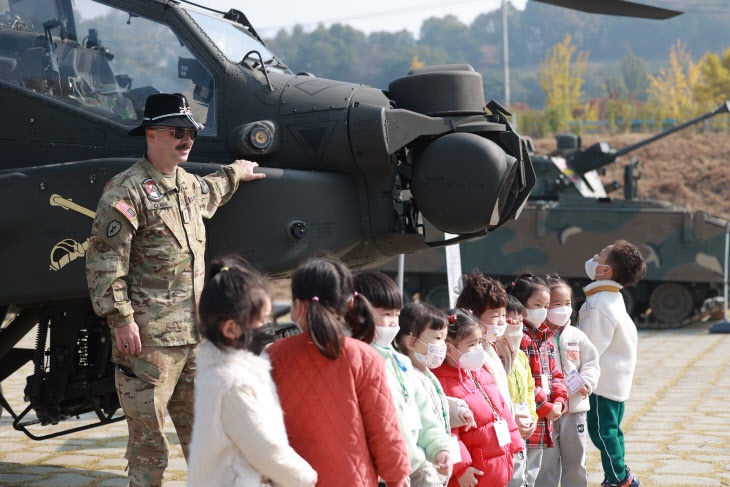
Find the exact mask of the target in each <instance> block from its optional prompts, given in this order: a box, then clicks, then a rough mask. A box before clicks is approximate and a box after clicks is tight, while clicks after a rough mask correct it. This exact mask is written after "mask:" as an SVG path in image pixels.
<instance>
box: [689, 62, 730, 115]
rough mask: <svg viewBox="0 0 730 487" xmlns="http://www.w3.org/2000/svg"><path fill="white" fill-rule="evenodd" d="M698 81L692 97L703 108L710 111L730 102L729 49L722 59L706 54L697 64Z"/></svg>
mask: <svg viewBox="0 0 730 487" xmlns="http://www.w3.org/2000/svg"><path fill="white" fill-rule="evenodd" d="M699 69H700V80H699V82H698V83H697V84H696V85H695V87H694V96H695V99H696V100H697V102H698V103H700V104H701V105H702V106H703V107H704V108H706V109H711V108H714V107H715V106H717V105H719V104H720V103H724V102H725V101H726V100H730V49H727V50H726V51H725V52H723V53H722V58H720V56H718V55H717V54H715V53H712V52H708V53H707V54H705V55H704V56H703V57H702V59H700V62H699Z"/></svg>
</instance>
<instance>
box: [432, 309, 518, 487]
mask: <svg viewBox="0 0 730 487" xmlns="http://www.w3.org/2000/svg"><path fill="white" fill-rule="evenodd" d="M447 314H448V321H449V329H448V333H447V336H446V344H447V345H446V346H447V352H446V360H445V362H444V363H443V364H442V365H441V367H439V368H437V369H435V370H434V371H433V373H434V375H435V376H436V377H437V378H438V380H439V382H440V384H441V387H443V389H444V392H445V393H446V395H447V396H451V397H456V398H458V399H463V400H464V401H466V403H467V404H468V405H469V409H471V411H472V413H473V414H474V420H475V422H476V428H473V429H470V430H469V431H466V428H465V427H463V426H462V427H459V428H453V429H452V433H454V434H455V435H456V436H457V438H458V439H459V447H460V456H461V461H459V462H456V463H455V464H454V473H453V475H452V477H451V480H450V481H449V487H457V486H458V487H475V486H479V487H487V486H489V487H504V486H506V485H507V483H508V482H509V480H510V479H511V478H512V470H513V456H514V454H515V453H517V452H519V451H522V450H523V448H524V447H523V445H522V441H521V440H520V439H519V434H516V433H517V431H518V430H517V425H516V424H515V421H514V418H513V417H512V414H511V413H510V410H509V408H508V407H507V404H506V402H505V400H504V398H503V397H502V395H501V394H500V393H499V390H498V389H497V387H496V385H495V384H494V381H493V380H492V377H491V376H490V375H489V372H487V370H486V369H485V368H484V367H483V366H482V364H483V363H484V348H482V344H481V342H482V326H481V324H480V323H479V321H478V320H477V319H475V318H474V315H472V314H471V313H470V312H469V311H467V310H464V309H452V310H449V311H447Z"/></svg>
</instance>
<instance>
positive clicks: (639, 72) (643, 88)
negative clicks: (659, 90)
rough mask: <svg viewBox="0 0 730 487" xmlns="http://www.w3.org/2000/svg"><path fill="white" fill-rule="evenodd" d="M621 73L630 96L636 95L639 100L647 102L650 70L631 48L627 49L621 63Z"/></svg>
mask: <svg viewBox="0 0 730 487" xmlns="http://www.w3.org/2000/svg"><path fill="white" fill-rule="evenodd" d="M619 71H620V72H621V77H622V78H623V84H624V86H625V87H626V90H627V91H628V92H629V94H631V95H634V98H636V99H637V100H646V98H647V89H648V88H649V70H648V69H647V67H646V63H645V62H644V60H643V59H641V58H640V57H639V56H637V55H636V54H634V53H633V51H632V50H631V48H630V47H626V53H625V54H624V57H622V58H621V62H620V63H619Z"/></svg>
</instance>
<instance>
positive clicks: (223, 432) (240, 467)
mask: <svg viewBox="0 0 730 487" xmlns="http://www.w3.org/2000/svg"><path fill="white" fill-rule="evenodd" d="M199 314H200V322H201V327H202V331H203V334H204V335H205V337H206V338H207V341H205V342H204V343H203V344H202V345H201V346H200V349H199V351H198V357H197V362H198V372H197V377H196V379H195V407H194V417H195V421H194V424H193V436H192V441H191V445H190V459H189V470H188V485H189V486H191V487H195V486H209V485H220V486H223V485H225V486H231V487H234V486H236V487H249V486H263V485H268V486H281V487H314V485H315V483H316V482H317V473H316V472H315V471H314V470H313V469H312V467H310V466H309V464H308V463H307V462H306V461H305V460H304V459H303V458H302V457H300V456H299V455H298V454H297V453H296V452H295V451H294V450H293V449H292V448H291V447H290V446H289V442H288V439H287V435H286V430H285V428H284V416H283V414H282V411H281V406H280V405H279V397H278V396H277V393H276V388H275V386H274V382H273V380H272V379H271V374H270V371H271V364H270V363H269V360H268V358H266V357H261V356H259V354H260V353H261V352H262V351H263V347H264V345H265V344H266V343H267V342H269V341H271V339H273V328H272V326H271V323H266V322H267V321H268V319H269V315H270V314H271V300H270V298H269V295H268V292H267V290H266V287H265V284H264V280H263V278H262V277H261V275H260V274H258V273H257V272H256V271H254V270H252V269H249V268H247V267H245V266H244V265H243V264H242V263H240V262H238V261H236V260H231V261H230V262H226V261H224V262H220V263H217V264H215V263H214V264H213V265H212V269H211V273H210V275H209V278H208V282H207V283H206V285H205V288H204V289H203V293H202V296H201V298H200V306H199ZM264 323H266V324H264Z"/></svg>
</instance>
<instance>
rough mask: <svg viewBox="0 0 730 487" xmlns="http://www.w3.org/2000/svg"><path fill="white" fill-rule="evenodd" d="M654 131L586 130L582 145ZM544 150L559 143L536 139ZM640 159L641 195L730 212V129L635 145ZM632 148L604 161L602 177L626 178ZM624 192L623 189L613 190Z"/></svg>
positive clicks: (618, 142)
mask: <svg viewBox="0 0 730 487" xmlns="http://www.w3.org/2000/svg"><path fill="white" fill-rule="evenodd" d="M650 136H651V134H633V133H631V134H621V135H612V136H600V135H586V136H584V137H583V138H582V139H583V140H582V144H583V148H587V147H589V146H591V145H592V144H594V143H596V142H600V141H604V142H608V143H609V144H611V147H612V148H613V149H615V150H618V149H621V148H622V147H625V146H627V145H630V144H634V143H636V142H639V141H640V140H643V139H645V138H647V137H650ZM535 145H536V146H537V150H538V152H540V153H547V152H550V151H553V150H554V149H555V139H537V140H535ZM632 154H635V155H636V156H637V157H638V158H639V159H640V160H641V179H640V180H639V197H641V198H650V199H657V200H668V201H671V202H673V203H674V204H677V205H680V206H684V205H690V207H691V208H692V210H705V211H707V212H708V213H710V214H712V215H716V216H719V217H722V218H726V219H728V218H730V198H728V193H729V192H730V165H729V161H730V137H728V135H727V134H722V133H720V134H695V133H690V132H689V131H685V132H678V133H676V134H673V135H670V136H668V137H666V138H664V139H661V140H659V141H657V142H654V143H652V144H649V145H647V146H645V147H642V148H641V149H638V150H636V151H634V152H633V153H632ZM630 161H631V154H627V155H625V156H623V157H622V158H620V159H618V160H617V161H616V162H615V163H613V164H610V165H609V166H607V167H606V174H605V175H604V176H602V177H601V179H602V180H603V183H604V184H605V185H608V184H610V183H612V182H613V181H614V180H616V181H618V182H619V183H621V184H623V171H624V169H623V167H624V165H625V164H628V163H629V162H630ZM610 196H611V197H615V198H623V191H622V190H620V189H619V190H618V191H615V192H613V193H611V194H610Z"/></svg>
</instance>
